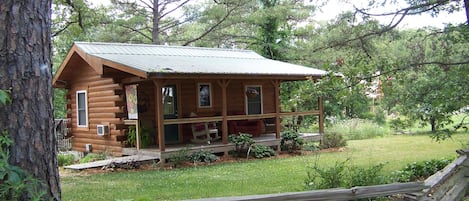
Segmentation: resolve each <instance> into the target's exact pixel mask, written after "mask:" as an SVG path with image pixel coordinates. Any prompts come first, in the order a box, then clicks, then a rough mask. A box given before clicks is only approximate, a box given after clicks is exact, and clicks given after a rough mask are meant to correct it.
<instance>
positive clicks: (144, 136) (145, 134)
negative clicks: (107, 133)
mask: <svg viewBox="0 0 469 201" xmlns="http://www.w3.org/2000/svg"><path fill="white" fill-rule="evenodd" d="M139 137H140V147H141V148H145V147H148V146H149V145H150V144H151V138H150V130H149V129H148V128H147V127H145V126H141V127H140V129H139ZM127 144H129V145H130V146H136V144H137V131H136V128H135V126H129V129H128V131H127Z"/></svg>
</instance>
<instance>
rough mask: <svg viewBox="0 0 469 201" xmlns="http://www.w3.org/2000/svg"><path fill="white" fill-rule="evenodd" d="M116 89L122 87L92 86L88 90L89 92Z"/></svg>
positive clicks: (109, 85) (114, 85)
mask: <svg viewBox="0 0 469 201" xmlns="http://www.w3.org/2000/svg"><path fill="white" fill-rule="evenodd" d="M116 89H122V87H121V86H120V85H119V84H108V85H103V86H92V87H89V88H88V90H89V92H95V91H106V90H116Z"/></svg>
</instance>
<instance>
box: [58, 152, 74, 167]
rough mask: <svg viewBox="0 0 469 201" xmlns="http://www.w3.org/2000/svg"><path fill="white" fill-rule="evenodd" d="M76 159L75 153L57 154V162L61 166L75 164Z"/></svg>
mask: <svg viewBox="0 0 469 201" xmlns="http://www.w3.org/2000/svg"><path fill="white" fill-rule="evenodd" d="M74 161H75V156H73V154H58V155H57V162H58V164H59V167H62V166H67V165H71V164H73V162H74Z"/></svg>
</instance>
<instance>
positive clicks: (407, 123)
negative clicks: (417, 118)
mask: <svg viewBox="0 0 469 201" xmlns="http://www.w3.org/2000/svg"><path fill="white" fill-rule="evenodd" d="M389 124H390V125H389V126H390V127H391V128H392V129H394V131H401V130H404V129H407V128H410V127H412V126H413V125H414V122H413V121H412V120H410V119H401V118H400V117H398V118H396V119H392V120H391V121H390V122H389Z"/></svg>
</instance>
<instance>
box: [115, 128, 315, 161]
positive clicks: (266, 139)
mask: <svg viewBox="0 0 469 201" xmlns="http://www.w3.org/2000/svg"><path fill="white" fill-rule="evenodd" d="M300 136H301V138H302V139H303V140H304V141H305V142H318V141H320V140H321V138H322V135H321V134H320V133H300ZM253 140H254V142H255V143H256V144H262V145H266V146H276V147H277V148H280V140H281V139H279V138H277V137H276V134H275V133H269V134H263V135H261V136H260V137H254V138H253ZM234 148H235V145H234V144H233V143H227V144H224V143H223V142H222V141H221V140H218V141H214V142H211V143H210V144H196V143H189V144H175V145H166V149H165V151H160V149H159V148H158V147H150V148H144V149H142V148H140V149H137V148H135V147H132V148H123V149H122V154H123V155H144V156H152V157H156V158H159V159H160V160H164V159H168V158H171V156H172V155H174V154H176V153H178V152H179V151H181V150H183V149H187V151H188V153H192V152H196V151H200V150H208V151H210V152H212V153H224V154H226V153H228V151H231V150H234Z"/></svg>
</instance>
